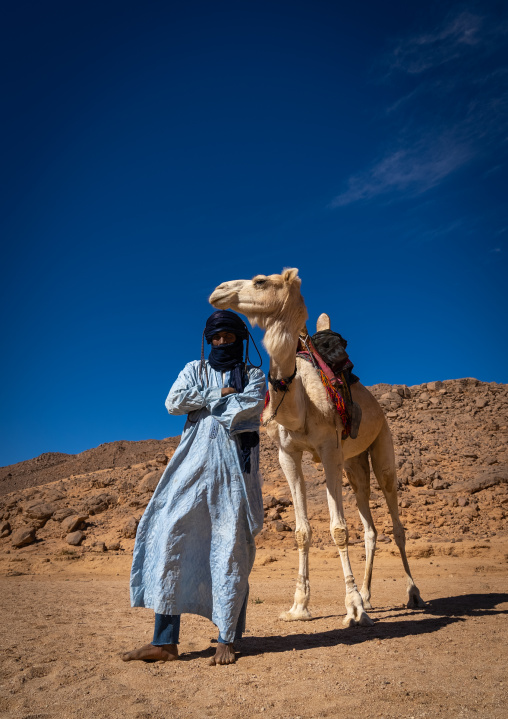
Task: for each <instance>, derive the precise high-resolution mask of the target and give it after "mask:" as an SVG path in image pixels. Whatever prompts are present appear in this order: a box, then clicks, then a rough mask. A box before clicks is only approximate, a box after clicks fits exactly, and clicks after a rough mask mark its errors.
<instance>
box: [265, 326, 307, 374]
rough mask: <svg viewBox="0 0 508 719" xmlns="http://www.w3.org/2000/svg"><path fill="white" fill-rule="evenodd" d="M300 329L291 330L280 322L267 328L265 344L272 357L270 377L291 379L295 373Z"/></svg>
mask: <svg viewBox="0 0 508 719" xmlns="http://www.w3.org/2000/svg"><path fill="white" fill-rule="evenodd" d="M298 336H299V329H297V330H290V329H289V328H288V327H287V326H285V325H284V324H283V323H282V322H281V321H280V320H279V321H276V322H274V323H273V324H272V325H271V326H270V327H267V329H266V332H265V337H264V340H263V344H264V346H265V347H266V351H267V352H268V354H269V356H270V375H271V376H272V377H273V378H274V379H283V378H285V377H291V375H292V374H293V372H294V371H295V362H296V348H297V345H298Z"/></svg>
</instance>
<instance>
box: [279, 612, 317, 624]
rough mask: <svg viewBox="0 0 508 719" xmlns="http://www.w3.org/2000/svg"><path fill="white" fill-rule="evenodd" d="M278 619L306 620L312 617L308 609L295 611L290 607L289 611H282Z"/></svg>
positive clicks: (284, 620) (290, 620) (285, 620)
mask: <svg viewBox="0 0 508 719" xmlns="http://www.w3.org/2000/svg"><path fill="white" fill-rule="evenodd" d="M279 619H282V621H283V622H308V621H309V619H312V614H311V613H310V612H309V610H308V609H299V610H298V611H297V612H293V611H292V610H291V609H290V610H289V612H282V614H281V615H280V617H279Z"/></svg>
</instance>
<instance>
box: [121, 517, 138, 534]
mask: <svg viewBox="0 0 508 719" xmlns="http://www.w3.org/2000/svg"><path fill="white" fill-rule="evenodd" d="M138 524H139V522H138V520H137V519H136V517H131V518H130V519H129V521H128V522H127V523H126V524H125V525H124V527H123V529H122V536H124V537H125V538H126V539H135V537H136V532H137V531H138Z"/></svg>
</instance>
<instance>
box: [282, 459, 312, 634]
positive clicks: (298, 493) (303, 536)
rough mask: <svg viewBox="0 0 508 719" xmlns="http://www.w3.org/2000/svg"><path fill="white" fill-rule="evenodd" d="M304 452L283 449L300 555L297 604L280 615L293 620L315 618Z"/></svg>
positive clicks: (296, 594) (287, 619) (284, 469)
mask: <svg viewBox="0 0 508 719" xmlns="http://www.w3.org/2000/svg"><path fill="white" fill-rule="evenodd" d="M302 454H303V453H302V452H291V453H290V452H287V451H286V450H283V449H280V450H279V462H280V466H281V467H282V471H283V472H284V475H285V477H286V479H287V482H288V484H289V488H290V490H291V495H292V497H293V506H294V509H295V520H296V530H295V538H296V543H297V544H298V555H299V570H298V579H297V580H296V591H295V598H294V602H293V606H292V607H291V609H290V610H289V611H287V612H283V613H282V614H281V615H280V619H283V620H284V621H286V622H293V621H295V620H297V619H300V620H302V619H303V620H308V619H312V615H311V613H310V612H309V610H308V608H307V607H308V604H309V599H310V583H309V547H310V542H311V538H312V532H311V528H310V524H309V520H308V518H307V496H306V491H305V480H304V477H303V472H302Z"/></svg>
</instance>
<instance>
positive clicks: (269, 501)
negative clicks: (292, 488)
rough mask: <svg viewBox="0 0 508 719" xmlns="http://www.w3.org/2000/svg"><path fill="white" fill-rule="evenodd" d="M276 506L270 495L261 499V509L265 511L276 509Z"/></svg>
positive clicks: (273, 498)
mask: <svg viewBox="0 0 508 719" xmlns="http://www.w3.org/2000/svg"><path fill="white" fill-rule="evenodd" d="M277 504H278V502H277V500H276V499H275V497H273V496H272V495H271V494H267V495H266V496H264V497H263V507H264V508H265V509H272V507H276V506H277Z"/></svg>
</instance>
